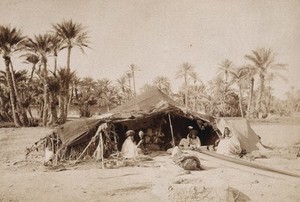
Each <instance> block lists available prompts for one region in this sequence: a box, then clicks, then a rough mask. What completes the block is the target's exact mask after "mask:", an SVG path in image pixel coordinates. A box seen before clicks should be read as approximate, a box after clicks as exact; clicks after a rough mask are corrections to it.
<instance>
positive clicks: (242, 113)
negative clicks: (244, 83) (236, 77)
mask: <svg viewBox="0 0 300 202" xmlns="http://www.w3.org/2000/svg"><path fill="white" fill-rule="evenodd" d="M242 100H243V98H242V87H241V85H239V105H240V110H241V116H242V117H243V118H244V112H243V104H242Z"/></svg>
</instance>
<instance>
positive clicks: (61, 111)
mask: <svg viewBox="0 0 300 202" xmlns="http://www.w3.org/2000/svg"><path fill="white" fill-rule="evenodd" d="M64 106H65V102H64V93H63V92H60V93H59V95H58V109H59V111H58V114H59V123H60V124H62V123H63V119H64V117H65V110H64Z"/></svg>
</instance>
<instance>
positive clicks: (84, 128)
mask: <svg viewBox="0 0 300 202" xmlns="http://www.w3.org/2000/svg"><path fill="white" fill-rule="evenodd" d="M100 123H101V120H99V119H92V118H85V119H78V120H75V121H71V122H67V123H65V124H64V125H61V126H59V127H58V128H57V133H58V135H59V137H60V139H61V141H62V143H63V145H71V144H73V143H74V142H77V141H79V140H80V139H81V138H83V137H85V136H86V135H87V134H89V132H90V131H91V130H94V129H95V128H97V127H98V126H99V125H100Z"/></svg>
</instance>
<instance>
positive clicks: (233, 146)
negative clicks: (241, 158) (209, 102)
mask: <svg viewBox="0 0 300 202" xmlns="http://www.w3.org/2000/svg"><path fill="white" fill-rule="evenodd" d="M241 152H242V148H241V144H240V141H239V140H238V139H237V137H236V136H235V135H234V134H231V131H230V130H229V128H228V127H225V129H224V133H223V136H222V138H221V139H220V142H219V144H218V147H217V153H219V154H223V155H227V156H234V155H239V154H240V153H241Z"/></svg>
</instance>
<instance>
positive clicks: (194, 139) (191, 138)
mask: <svg viewBox="0 0 300 202" xmlns="http://www.w3.org/2000/svg"><path fill="white" fill-rule="evenodd" d="M187 140H188V142H189V147H191V148H199V147H200V146H201V141H200V139H199V137H198V131H196V130H191V131H190V133H189V134H188V136H187Z"/></svg>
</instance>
